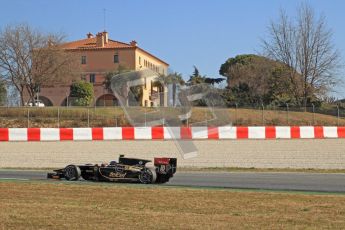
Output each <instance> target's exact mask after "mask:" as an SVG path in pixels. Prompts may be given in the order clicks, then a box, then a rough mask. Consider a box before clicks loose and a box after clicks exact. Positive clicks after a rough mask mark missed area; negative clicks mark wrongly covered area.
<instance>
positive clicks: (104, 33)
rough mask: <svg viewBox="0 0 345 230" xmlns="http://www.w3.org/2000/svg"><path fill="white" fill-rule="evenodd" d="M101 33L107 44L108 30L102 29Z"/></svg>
mask: <svg viewBox="0 0 345 230" xmlns="http://www.w3.org/2000/svg"><path fill="white" fill-rule="evenodd" d="M102 34H103V39H104V44H108V42H109V36H108V32H107V31H103V32H102Z"/></svg>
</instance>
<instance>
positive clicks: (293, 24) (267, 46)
mask: <svg viewBox="0 0 345 230" xmlns="http://www.w3.org/2000/svg"><path fill="white" fill-rule="evenodd" d="M268 31H269V36H268V39H267V40H263V41H262V44H263V50H264V53H265V54H266V55H267V57H270V58H272V59H274V60H277V61H280V62H283V63H285V64H286V65H288V66H289V67H291V68H290V75H289V77H290V81H291V83H292V85H293V87H294V91H295V96H296V97H301V98H302V103H303V105H304V106H305V107H306V106H307V103H308V102H310V101H311V100H312V99H313V98H315V97H318V96H319V97H320V96H322V95H325V94H326V93H327V92H329V90H330V88H331V87H332V86H334V84H336V82H337V79H336V72H337V69H338V67H339V62H340V55H339V52H338V50H337V49H336V48H335V47H334V45H333V43H332V32H331V30H330V29H328V28H327V24H326V19H325V17H324V16H320V17H318V18H316V16H315V13H314V11H313V9H312V8H311V7H310V6H309V5H307V4H306V3H303V4H302V5H301V6H300V9H299V10H298V15H297V19H296V20H291V19H289V17H288V16H287V15H286V13H285V12H284V11H283V10H282V11H281V12H280V18H279V20H275V21H271V23H270V25H269V27H268ZM296 75H300V78H301V82H302V84H301V85H299V82H296V81H295V80H296V79H297V77H296Z"/></svg>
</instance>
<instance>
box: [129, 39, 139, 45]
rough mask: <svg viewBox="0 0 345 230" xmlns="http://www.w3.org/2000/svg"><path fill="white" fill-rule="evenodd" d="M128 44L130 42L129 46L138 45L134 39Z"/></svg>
mask: <svg viewBox="0 0 345 230" xmlns="http://www.w3.org/2000/svg"><path fill="white" fill-rule="evenodd" d="M129 44H130V45H131V46H137V45H138V43H137V42H136V41H135V40H133V41H131V42H130V43H129Z"/></svg>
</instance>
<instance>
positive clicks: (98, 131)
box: [92, 128, 104, 140]
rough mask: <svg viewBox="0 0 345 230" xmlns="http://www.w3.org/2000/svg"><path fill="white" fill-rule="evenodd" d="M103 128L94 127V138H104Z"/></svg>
mask: <svg viewBox="0 0 345 230" xmlns="http://www.w3.org/2000/svg"><path fill="white" fill-rule="evenodd" d="M103 139H104V138H103V128H92V140H103Z"/></svg>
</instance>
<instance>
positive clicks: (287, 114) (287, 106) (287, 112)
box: [286, 103, 289, 125]
mask: <svg viewBox="0 0 345 230" xmlns="http://www.w3.org/2000/svg"><path fill="white" fill-rule="evenodd" d="M286 121H287V125H289V104H288V103H286Z"/></svg>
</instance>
